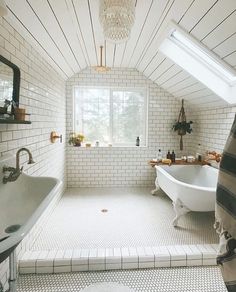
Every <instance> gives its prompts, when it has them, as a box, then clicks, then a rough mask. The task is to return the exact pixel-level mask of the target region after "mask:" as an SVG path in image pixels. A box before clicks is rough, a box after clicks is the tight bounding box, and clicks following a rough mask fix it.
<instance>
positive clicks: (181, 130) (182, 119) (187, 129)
mask: <svg viewBox="0 0 236 292" xmlns="http://www.w3.org/2000/svg"><path fill="white" fill-rule="evenodd" d="M192 124H193V122H192V121H189V122H187V121H186V115H185V110H184V100H183V99H182V106H181V109H180V112H179V118H178V120H177V121H175V123H174V125H173V126H172V129H173V130H174V131H178V135H179V136H180V150H183V147H184V145H183V136H184V135H186V133H189V134H190V133H191V132H192V128H191V125H192Z"/></svg>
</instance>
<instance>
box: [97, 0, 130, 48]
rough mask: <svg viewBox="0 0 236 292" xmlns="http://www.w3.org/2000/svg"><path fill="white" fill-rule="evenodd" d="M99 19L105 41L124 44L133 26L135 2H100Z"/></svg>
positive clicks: (126, 0)
mask: <svg viewBox="0 0 236 292" xmlns="http://www.w3.org/2000/svg"><path fill="white" fill-rule="evenodd" d="M99 18H100V23H101V25H102V27H103V33H104V36H105V39H106V40H108V41H110V42H113V43H122V42H125V41H126V40H128V39H129V36H130V31H131V28H132V26H133V24H134V18H135V0H100V7H99Z"/></svg>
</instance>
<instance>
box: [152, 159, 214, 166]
mask: <svg viewBox="0 0 236 292" xmlns="http://www.w3.org/2000/svg"><path fill="white" fill-rule="evenodd" d="M148 163H149V164H150V165H151V166H152V167H154V166H155V165H168V164H167V163H162V162H157V161H153V160H150V161H149V162H148ZM205 164H209V163H208V162H206V161H194V162H187V161H184V160H176V161H175V162H172V163H171V164H170V165H205Z"/></svg>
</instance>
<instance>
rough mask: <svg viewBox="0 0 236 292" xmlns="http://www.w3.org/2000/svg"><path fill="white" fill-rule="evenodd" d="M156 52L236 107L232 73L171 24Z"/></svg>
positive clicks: (214, 56) (235, 78)
mask: <svg viewBox="0 0 236 292" xmlns="http://www.w3.org/2000/svg"><path fill="white" fill-rule="evenodd" d="M159 50H160V52H162V53H163V54H164V55H166V56H167V57H168V58H170V59H171V60H172V61H174V62H175V63H176V64H178V65H179V66H180V67H182V68H183V69H184V70H186V71H187V72H188V73H190V74H191V75H192V76H194V77H195V78H196V79H197V80H199V81H200V82H202V83H203V84H204V85H206V86H207V87H208V88H209V89H211V90H212V91H213V92H214V93H216V94H217V95H218V96H220V97H221V98H222V99H223V100H225V101H226V102H227V103H229V104H231V105H232V104H236V71H235V70H234V69H233V68H232V67H231V66H229V65H228V64H227V63H226V62H225V61H224V60H221V59H220V58H219V57H218V56H217V55H216V54H215V53H214V52H212V51H210V50H209V49H208V48H207V47H206V46H204V45H203V44H202V43H201V42H199V41H198V40H197V39H195V38H194V37H193V36H192V35H190V34H189V33H187V32H185V31H184V30H183V29H181V27H180V26H179V25H177V24H176V23H175V22H173V21H171V22H170V24H169V26H168V27H167V29H166V31H165V32H164V33H163V34H162V36H161V38H160V44H159Z"/></svg>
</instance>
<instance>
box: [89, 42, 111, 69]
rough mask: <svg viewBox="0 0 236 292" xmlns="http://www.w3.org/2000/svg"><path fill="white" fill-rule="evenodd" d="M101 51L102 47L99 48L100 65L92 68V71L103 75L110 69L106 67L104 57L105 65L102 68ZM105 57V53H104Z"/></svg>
mask: <svg viewBox="0 0 236 292" xmlns="http://www.w3.org/2000/svg"><path fill="white" fill-rule="evenodd" d="M102 50H103V46H100V65H98V66H94V67H93V68H94V70H96V71H97V72H98V73H105V72H107V71H110V70H111V68H109V67H107V66H106V57H105V64H104V66H103V65H102ZM105 55H106V52H105Z"/></svg>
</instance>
